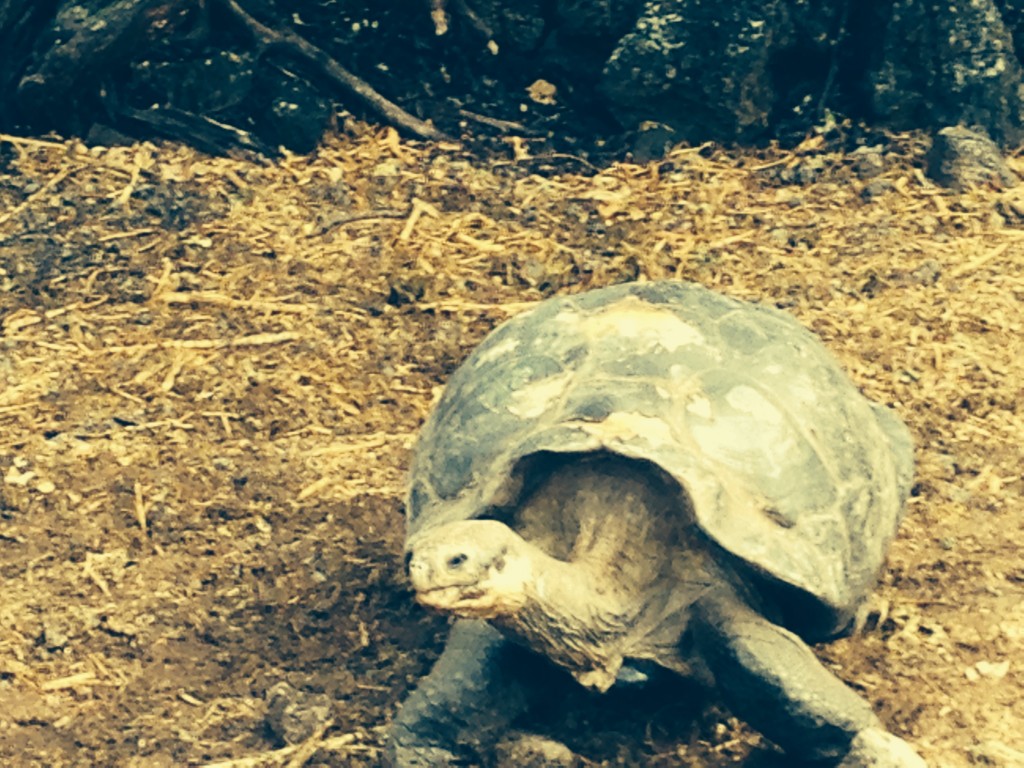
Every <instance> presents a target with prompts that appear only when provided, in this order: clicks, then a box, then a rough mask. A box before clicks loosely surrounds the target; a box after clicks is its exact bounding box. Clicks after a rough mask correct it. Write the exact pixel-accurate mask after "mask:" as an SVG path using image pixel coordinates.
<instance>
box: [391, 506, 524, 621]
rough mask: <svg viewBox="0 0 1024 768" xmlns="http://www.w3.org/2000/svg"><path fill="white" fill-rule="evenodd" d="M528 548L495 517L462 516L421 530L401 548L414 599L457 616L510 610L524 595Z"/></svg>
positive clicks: (492, 614) (483, 616)
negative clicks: (476, 518)
mask: <svg viewBox="0 0 1024 768" xmlns="http://www.w3.org/2000/svg"><path fill="white" fill-rule="evenodd" d="M528 549H529V545H527V544H526V542H525V541H524V540H523V539H522V538H521V537H520V536H519V535H518V534H517V533H516V532H515V531H513V530H512V529H511V528H509V527H508V526H507V525H505V524H504V523H500V522H498V521H497V520H463V521H460V522H457V523H449V524H448V525H443V526H440V527H438V528H433V529H431V530H429V531H426V532H425V533H423V534H420V535H419V536H416V537H415V538H414V539H413V540H412V541H410V542H409V544H408V545H407V547H406V550H407V554H406V564H407V568H408V572H409V577H410V579H411V581H412V586H413V588H414V589H415V590H416V600H417V601H418V602H420V603H421V604H422V605H425V606H427V607H429V608H433V609H435V610H439V611H444V612H446V613H451V614H454V615H455V616H458V617H460V618H467V619H468V618H473V619H493V618H497V617H499V616H509V615H512V614H514V613H516V612H517V611H518V610H519V609H520V608H522V606H523V605H524V604H525V602H526V600H527V584H528V581H529V580H530V578H531V574H532V568H531V563H530V558H529V553H528V551H527V550H528Z"/></svg>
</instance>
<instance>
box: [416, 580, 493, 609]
mask: <svg viewBox="0 0 1024 768" xmlns="http://www.w3.org/2000/svg"><path fill="white" fill-rule="evenodd" d="M483 594H484V591H483V590H482V589H479V588H477V587H475V586H474V585H472V584H448V585H445V586H443V587H429V588H427V589H419V590H417V591H416V600H417V602H419V603H422V604H423V605H427V606H430V607H440V608H446V607H450V606H454V605H456V604H458V603H460V602H462V601H464V600H477V599H479V598H480V597H482V596H483Z"/></svg>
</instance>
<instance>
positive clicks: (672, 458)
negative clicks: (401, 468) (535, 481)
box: [406, 281, 913, 615]
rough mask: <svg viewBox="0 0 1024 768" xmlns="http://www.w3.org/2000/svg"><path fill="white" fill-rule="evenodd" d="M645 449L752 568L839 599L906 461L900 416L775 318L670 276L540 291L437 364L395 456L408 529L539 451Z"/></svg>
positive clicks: (841, 604) (879, 550)
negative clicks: (406, 470) (428, 395)
mask: <svg viewBox="0 0 1024 768" xmlns="http://www.w3.org/2000/svg"><path fill="white" fill-rule="evenodd" d="M598 450H603V451H609V452H612V453H615V454H619V455H622V456H625V457H630V458H636V459H643V460H647V461H650V462H652V463H654V464H656V465H658V466H659V467H661V468H662V469H663V470H665V471H666V472H668V473H669V474H670V475H671V476H672V477H674V478H675V479H676V480H677V481H678V482H679V484H680V486H681V487H682V488H683V489H684V490H685V492H686V493H687V494H688V495H689V497H690V501H691V502H692V507H693V510H694V514H695V516H696V518H697V522H698V524H699V526H700V527H701V528H702V529H703V530H704V532H705V533H706V534H707V535H708V536H709V537H710V538H711V539H713V540H714V541H715V542H717V543H718V544H719V545H720V546H721V547H723V548H724V549H725V550H727V551H729V552H731V553H732V554H733V555H735V556H736V557H738V558H740V559H741V560H743V561H745V562H746V563H747V564H749V565H750V566H752V567H753V568H754V569H756V570H757V571H758V572H761V573H764V574H768V575H769V576H770V577H774V578H775V579H778V580H779V581H781V582H783V583H785V584H788V585H791V586H793V587H796V588H797V589H799V590H802V591H803V592H805V593H806V594H807V595H810V596H811V597H813V598H815V599H816V600H817V601H818V602H819V603H820V605H821V607H823V608H825V609H827V610H828V611H830V612H832V613H833V614H835V615H848V613H849V612H850V610H851V608H852V607H853V606H856V605H857V604H858V603H859V602H860V601H861V599H862V598H863V597H864V596H865V595H866V594H867V593H868V592H869V591H870V590H871V588H872V586H873V584H874V582H875V579H876V578H877V574H878V571H879V569H880V568H881V566H882V563H883V561H884V558H885V553H886V550H887V548H888V545H889V542H890V541H891V539H892V537H893V536H894V534H895V531H896V528H897V526H898V525H899V521H900V517H901V516H902V511H903V507H904V501H905V499H906V497H907V495H908V493H909V489H910V484H911V480H912V475H913V449H912V445H911V440H910V435H909V433H908V431H907V429H906V427H905V426H904V425H903V424H902V422H900V421H899V419H898V418H897V417H896V416H895V415H894V414H893V412H892V411H890V410H889V409H887V408H884V407H882V406H879V405H876V404H874V403H872V402H871V401H869V400H868V399H867V398H865V397H864V396H863V395H862V394H861V393H860V392H859V391H858V390H857V388H856V387H855V386H854V385H853V383H852V382H851V381H850V379H849V378H848V377H847V376H846V374H845V373H844V372H843V371H842V370H841V369H840V368H839V366H838V365H837V363H836V362H835V360H834V359H833V358H832V356H831V355H830V353H829V352H828V351H827V350H826V348H825V347H824V346H823V345H822V343H821V342H820V340H819V339H818V338H817V337H816V336H814V335H813V334H811V333H810V332H809V331H807V330H806V329H804V328H803V327H802V326H801V325H800V324H799V323H798V322H797V321H796V320H794V319H793V318H792V317H790V316H788V315H786V314H784V313H782V312H779V311H777V310H775V309H770V308H767V307H762V306H758V305H755V304H750V303H744V302H741V301H737V300H734V299H731V298H727V297H725V296H722V295H720V294H717V293H713V292H711V291H709V290H707V289H705V288H702V287H700V286H698V285H694V284H690V283H683V282H674V281H673V282H656V283H631V284H625V285H618V286H614V287H611V288H605V289H600V290H595V291H591V292H588V293H583V294H580V295H576V296H565V297H557V298H553V299H549V300H547V301H544V302H541V303H539V304H538V305H537V306H536V307H535V308H533V309H531V310H529V311H527V312H525V313H523V314H521V315H519V316H517V317H514V318H512V319H511V320H508V321H507V322H505V323H504V324H502V325H501V326H499V327H498V328H497V329H496V330H495V331H494V332H493V333H491V334H490V335H489V336H488V337H487V338H486V339H485V340H484V341H483V343H482V344H481V345H480V346H479V347H478V348H477V349H476V350H475V351H474V352H473V353H472V354H471V355H470V356H469V358H468V359H467V360H466V361H465V363H463V365H462V366H461V367H460V368H459V369H458V370H457V371H456V372H455V373H454V374H453V375H452V377H451V380H450V381H449V382H448V385H447V387H446V389H445V391H444V394H443V396H442V397H441V399H440V401H439V402H438V404H437V407H436V408H435V409H434V411H433V413H432V414H431V416H430V417H429V419H428V421H427V423H426V424H425V426H424V428H423V431H422V433H421V436H420V438H419V441H418V444H417V446H416V450H415V454H414V457H413V463H412V470H411V476H410V487H409V495H408V498H407V507H406V508H407V517H408V534H409V536H410V537H412V536H414V535H416V534H417V533H419V532H421V531H424V530H427V529H430V528H434V527H435V526H438V525H443V524H445V523H449V522H453V521H456V520H463V519H470V518H473V517H477V516H480V515H481V514H484V513H485V512H486V511H487V510H488V509H490V508H492V507H495V506H500V505H502V504H507V503H509V501H510V498H509V496H510V494H512V493H514V482H513V471H514V469H515V467H516V466H517V465H518V463H519V462H520V461H521V460H522V459H523V458H524V457H527V456H530V455H532V454H534V453H536V452H539V451H553V452H560V453H561V452H564V453H577V452H589V451H598Z"/></svg>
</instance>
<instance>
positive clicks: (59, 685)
mask: <svg viewBox="0 0 1024 768" xmlns="http://www.w3.org/2000/svg"><path fill="white" fill-rule="evenodd" d="M529 150H530V147H529V145H527V144H523V143H510V145H509V156H508V157H507V158H505V159H502V158H500V157H499V158H491V159H488V160H474V159H472V158H471V157H468V156H465V155H463V154H462V152H461V151H460V150H459V149H458V148H456V147H454V146H448V147H445V146H432V147H424V146H420V145H414V144H411V143H407V142H404V141H401V140H399V139H398V138H397V137H396V136H395V134H394V133H393V132H391V131H381V132H379V133H370V132H362V131H361V129H359V128H358V127H354V128H352V133H350V134H349V135H346V136H340V137H336V138H334V139H332V140H329V141H328V142H327V144H326V145H325V146H324V147H323V148H322V149H321V150H320V151H319V152H317V153H316V154H315V155H313V156H311V157H288V158H286V159H285V160H283V161H281V162H276V163H273V164H269V163H266V162H257V161H248V160H237V159H236V160H227V159H211V158H209V157H205V156H201V155H199V154H197V153H195V152H194V151H192V150H189V149H185V148H181V147H176V146H163V147H159V148H157V147H153V146H151V145H137V146H133V147H128V148H114V149H106V150H102V149H86V148H85V147H83V146H81V145H78V144H74V143H67V144H64V143H59V142H43V141H31V140H24V139H9V140H8V141H0V172H2V175H0V247H2V251H0V320H2V329H3V331H2V335H0V345H2V352H0V479H2V481H0V569H2V570H0V573H2V579H3V581H2V589H3V593H2V594H3V599H2V601H0V763H2V764H4V765H12V766H23V765H50V766H63V765H124V766H142V765H145V766H177V765H203V764H207V763H217V762H218V761H220V764H221V765H234V766H252V765H268V766H270V765H302V764H310V765H346V766H347V765H375V764H377V763H378V762H379V760H380V752H379V746H380V743H381V736H382V729H383V726H384V725H385V724H386V723H387V722H388V719H389V717H390V716H391V713H392V712H393V711H394V708H395V706H396V703H397V702H398V701H400V700H401V699H402V697H403V696H404V694H405V692H406V691H407V690H408V689H409V686H410V685H411V684H412V683H413V681H414V680H415V679H416V678H417V677H418V676H419V675H421V674H422V673H423V672H424V671H425V670H426V669H427V668H428V667H429V664H430V662H431V660H432V659H433V658H434V657H435V656H436V654H437V652H438V649H439V647H440V644H441V642H442V640H443V629H444V626H443V622H442V621H441V620H439V619H437V618H433V617H429V616H426V615H425V614H424V613H423V612H422V611H421V610H420V609H419V608H417V607H416V606H414V605H413V604H412V601H411V600H410V596H409V592H408V589H407V587H406V586H405V583H404V581H403V578H402V575H401V569H400V567H399V558H400V551H401V546H402V528H403V525H402V518H401V495H402V487H403V470H404V467H405V466H406V465H407V462H408V457H409V449H410V445H411V443H412V440H413V439H414V437H415V434H416V430H417V428H418V426H419V424H420V423H421V421H422V419H423V417H424V415H425V413H426V412H427V410H428V409H429V407H430V404H431V402H432V399H433V398H434V397H435V396H436V394H437V391H438V389H439V388H440V387H441V386H442V385H443V383H444V381H445V379H446V377H447V376H448V375H449V374H450V373H451V371H452V370H453V369H454V367H455V366H456V365H457V364H458V363H459V361H460V360H461V359H462V358H463V357H465V355H466V354H467V353H468V351H469V350H470V349H471V348H472V347H473V345H474V344H475V343H476V342H477V341H479V339H480V338H482V336H483V335H484V334H485V333H486V332H487V331H488V330H489V329H490V328H492V327H493V326H494V324H495V323H497V322H498V321H500V320H501V319H503V318H504V317H507V316H508V315H510V314H512V313H514V312H516V311H518V310H519V309H521V308H522V306H523V303H524V302H532V301H536V300H538V299H540V298H542V297H543V296H545V295H548V294H550V293H552V292H555V291H579V290H584V289H586V288H590V287H595V286H599V285H605V284H608V283H612V282H618V281H622V280H626V279H641V278H642V279H653V278H662V277H681V278H685V279H690V280H695V281H699V282H701V283H704V284H705V285H708V286H711V287H714V288H717V289H719V290H722V291H724V292H726V293H729V294H732V295H735V296H739V297H743V298H752V299H760V300H763V301H765V302H769V303H773V304H776V305H779V306H782V307H784V308H786V309H788V310H789V311H791V312H792V313H794V314H795V315H796V316H797V317H799V318H800V319H801V320H802V321H803V322H805V323H806V324H807V325H808V326H810V327H811V328H813V329H814V330H815V331H817V332H818V333H819V334H820V335H821V336H822V337H823V339H824V340H825V342H826V343H827V344H828V345H829V346H830V347H831V348H832V349H833V350H834V351H835V353H836V354H837V355H838V356H839V358H840V359H841V360H842V361H843V363H844V364H845V365H846V367H847V368H848V369H849V370H850V372H851V374H852V375H853V376H854V378H855V379H856V380H857V381H858V383H860V384H861V385H862V386H863V388H864V389H865V391H866V392H867V393H868V394H869V395H871V396H872V397H874V398H876V399H878V400H881V401H884V402H887V403H891V404H893V405H894V407H895V408H896V409H897V410H898V411H899V413H900V414H901V415H902V416H903V417H904V418H905V419H906V420H907V422H908V423H909V424H910V425H911V427H912V429H913V430H914V432H915V434H916V436H917V440H918V446H919V452H918V457H919V471H920V474H919V485H918V488H917V493H916V495H915V497H914V498H913V499H912V503H911V506H910V510H909V515H908V519H907V521H906V523H905V525H904V527H903V529H902V531H901V535H900V537H899V540H898V541H897V542H896V544H895V546H894V547H893V551H892V557H891V560H890V563H889V567H888V570H887V571H886V573H885V575H884V577H883V579H882V583H881V585H880V587H879V589H878V592H877V597H876V599H875V600H874V602H873V607H874V610H873V613H872V615H871V616H869V617H868V618H869V620H868V623H867V627H868V628H867V631H866V632H865V633H862V634H858V635H856V636H853V637H850V638H847V639H844V640H841V641H838V642H836V643H834V644H831V645H829V646H824V647H822V648H821V649H820V652H821V655H822V657H823V658H824V659H826V660H827V662H828V663H829V664H830V665H831V666H832V667H833V668H834V669H835V670H836V671H837V672H838V673H839V674H840V675H841V676H842V677H843V678H844V679H846V680H847V681H849V682H850V684H851V685H853V686H854V687H855V688H857V689H858V690H860V691H862V692H863V693H864V695H865V696H866V697H868V698H869V699H870V700H871V701H872V702H875V703H876V705H877V709H878V712H879V713H880V715H881V716H882V717H883V718H884V719H885V720H886V722H887V723H888V724H890V726H891V727H892V728H893V730H894V731H896V732H897V733H900V734H902V735H904V736H906V737H907V738H909V739H910V740H912V741H914V742H915V743H916V744H917V745H918V746H919V747H920V750H921V752H922V753H923V754H924V755H925V756H926V757H928V758H929V760H930V761H931V763H932V765H934V766H949V767H950V768H957V767H958V766H968V765H999V766H1014V765H1016V766H1020V765H1024V757H1022V752H1021V750H1024V743H1022V741H1024V739H1022V737H1021V734H1022V733H1024V652H1022V651H1024V564H1022V561H1021V558H1020V547H1021V544H1022V542H1024V512H1022V508H1021V503H1020V500H1021V495H1022V490H1024V482H1022V476H1021V467H1022V466H1024V457H1022V448H1021V445H1022V443H1024V429H1022V426H1024V424H1022V419H1024V416H1022V413H1021V403H1022V402H1024V328H1022V319H1021V306H1022V304H1021V302H1022V301H1024V266H1022V265H1024V229H1022V220H1021V218H1020V217H1021V214H1022V213H1024V195H1021V194H1020V193H1015V192H1013V191H1012V190H1011V191H1009V192H1000V191H996V190H981V191H977V192H973V193H969V194H965V195H959V196H958V195H955V194H953V193H950V192H946V191H944V190H941V189H939V188H937V187H936V186H934V185H933V184H932V183H930V182H929V181H927V180H926V179H925V177H924V176H923V174H922V173H921V171H920V170H919V166H920V158H921V157H922V147H921V141H920V140H919V139H918V138H917V137H913V136H904V137H895V138H894V139H893V140H892V141H891V142H890V143H889V144H888V145H887V148H886V150H885V152H884V155H883V157H882V159H883V161H884V162H883V164H882V165H883V167H882V168H881V173H880V175H877V176H872V175H871V174H872V173H873V171H872V169H871V164H870V163H865V162H864V160H863V157H860V158H858V156H849V155H842V154H838V153H833V152H830V151H829V150H828V149H827V147H824V146H821V145H820V142H816V141H813V140H812V141H809V142H806V143H805V144H804V145H802V146H801V147H799V148H797V149H796V150H795V151H792V152H783V151H781V150H767V151H759V152H738V151H737V152H725V151H720V150H716V149H714V148H711V147H705V148H702V149H690V150H682V151H677V152H675V153H674V154H672V155H671V156H670V157H669V158H667V159H666V160H665V161H663V162H660V163H654V164H650V165H643V166H641V165H625V164H621V165H615V166H613V167H611V168H608V169H606V170H603V171H601V172H596V170H595V169H588V168H587V167H586V164H585V163H580V162H577V161H576V160H574V159H572V158H568V157H555V158H548V159H546V160H545V159H538V158H531V157H530V156H529ZM1018 165H1019V164H1018ZM580 170H584V171H586V175H579V171H580ZM794 179H799V180H801V181H802V183H800V184H798V183H796V182H794V181H793V180H794ZM281 682H286V683H288V684H290V686H291V687H292V689H294V692H293V695H292V696H293V698H294V699H295V701H293V702H292V704H294V705H295V706H296V707H297V708H298V709H299V710H300V717H299V719H300V720H303V717H305V720H304V722H305V723H306V726H307V727H305V728H303V727H301V726H300V727H297V728H294V729H292V730H290V731H289V730H287V729H284V728H283V727H282V726H281V725H280V722H281V718H280V717H277V716H275V714H274V711H275V707H272V706H270V705H269V703H268V699H269V698H272V697H270V696H269V695H268V692H269V691H270V689H271V688H272V687H273V686H275V685H276V684H279V683H281ZM316 694H323V696H321V697H320V698H317V696H316ZM286 698H287V696H286ZM303 701H307V702H320V703H321V704H323V703H325V702H326V705H325V708H323V710H322V711H321V713H320V715H318V716H314V715H310V714H309V712H313V711H314V710H315V707H312V706H310V707H307V708H306V716H302V715H301V710H302V709H303V705H302V702H303ZM554 714H555V715H556V716H554V717H553V718H552V719H551V720H550V721H549V722H548V730H549V732H550V733H551V734H552V735H554V736H555V737H557V738H560V739H564V740H565V741H567V742H568V743H569V744H570V745H571V746H572V747H574V748H575V749H577V750H578V751H579V752H580V753H581V754H582V755H583V756H584V757H585V758H586V760H587V761H588V763H587V764H589V765H630V764H646V765H654V766H657V765H678V764H680V763H683V764H687V765H694V766H725V765H734V764H739V763H743V761H744V760H746V761H747V762H745V763H744V764H746V765H759V766H769V765H775V766H782V765H785V764H786V763H785V761H784V760H782V759H780V758H777V757H775V756H774V754H773V753H772V751H771V750H770V748H768V747H766V746H764V745H763V744H762V743H761V742H760V741H759V740H758V738H757V737H756V735H754V734H752V733H751V732H750V731H749V730H747V729H745V728H744V727H743V726H741V725H739V724H737V723H736V722H735V721H734V720H733V719H732V718H730V717H729V716H728V715H727V713H725V712H723V711H722V710H721V709H720V708H719V707H717V706H716V705H715V703H714V701H713V700H707V701H705V700H703V699H701V698H697V699H691V698H688V697H680V696H679V694H678V691H677V690H676V689H672V690H671V691H657V690H656V691H654V692H645V693H643V694H642V695H636V694H629V693H627V694H620V695H616V696H612V697H610V698H608V699H605V700H597V699H596V698H594V697H589V696H580V697H579V700H578V701H572V702H566V703H565V704H564V705H560V707H559V708H558V711H557V712H555V713H554ZM282 733H285V734H288V735H289V738H293V739H298V740H299V741H300V746H298V747H288V746H285V745H283V744H282V743H281V740H280V739H281V734H282ZM223 761H234V762H227V763H225V762H223Z"/></svg>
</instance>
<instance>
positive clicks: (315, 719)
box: [266, 681, 331, 745]
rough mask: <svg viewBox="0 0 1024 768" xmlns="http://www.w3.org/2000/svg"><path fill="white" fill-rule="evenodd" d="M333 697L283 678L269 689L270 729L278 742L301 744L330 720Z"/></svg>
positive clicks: (267, 722) (267, 721)
mask: <svg viewBox="0 0 1024 768" xmlns="http://www.w3.org/2000/svg"><path fill="white" fill-rule="evenodd" d="M330 714H331V699H330V697H329V696H327V695H326V694H323V693H306V692H305V691H299V690H296V689H295V688H293V687H292V686H290V685H289V684H288V683H286V682H283V681H282V682H280V683H278V684H277V685H275V686H273V687H272V688H271V689H270V690H269V691H267V718H266V725H267V729H268V730H269V731H270V733H271V734H273V736H274V738H275V739H276V740H277V742H278V743H279V744H282V745H284V744H300V743H301V742H303V741H305V740H306V739H308V738H309V737H310V736H312V735H313V734H314V733H316V732H317V731H318V730H319V729H320V728H322V727H323V725H324V723H326V722H327V720H328V718H329V717H330Z"/></svg>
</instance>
